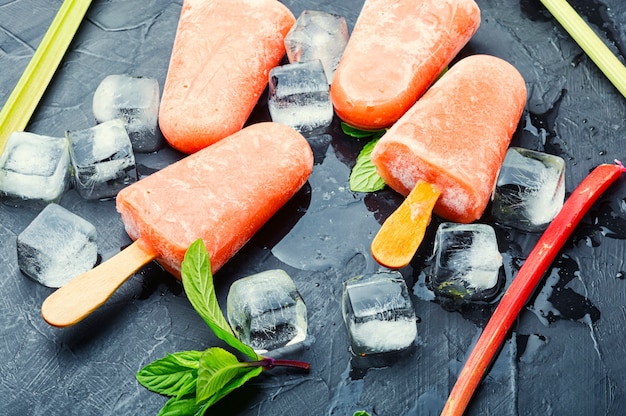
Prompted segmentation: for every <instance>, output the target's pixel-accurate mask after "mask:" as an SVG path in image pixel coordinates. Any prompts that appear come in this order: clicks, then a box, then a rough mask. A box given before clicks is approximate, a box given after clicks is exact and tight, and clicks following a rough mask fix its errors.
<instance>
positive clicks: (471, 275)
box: [431, 222, 502, 300]
mask: <svg viewBox="0 0 626 416" xmlns="http://www.w3.org/2000/svg"><path fill="white" fill-rule="evenodd" d="M433 259H434V264H433V269H432V276H431V284H432V287H433V290H434V291H435V293H438V294H440V295H444V296H447V297H452V298H457V299H465V300H489V299H491V298H493V296H495V295H496V294H497V291H498V289H499V287H500V285H498V283H499V276H500V267H501V266H502V256H501V255H500V251H499V250H498V242H497V240H496V233H495V231H494V229H493V228H492V227H491V226H489V225H487V224H455V223H450V222H444V223H442V224H440V225H439V228H438V229H437V233H436V235H435V243H434V247H433Z"/></svg>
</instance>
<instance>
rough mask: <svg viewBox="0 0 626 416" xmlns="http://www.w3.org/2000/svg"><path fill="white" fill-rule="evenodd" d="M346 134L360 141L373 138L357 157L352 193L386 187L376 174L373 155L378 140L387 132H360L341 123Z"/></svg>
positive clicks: (351, 175)
mask: <svg viewBox="0 0 626 416" xmlns="http://www.w3.org/2000/svg"><path fill="white" fill-rule="evenodd" d="M341 130H342V131H343V132H344V134H346V135H348V136H352V137H356V138H358V139H364V138H368V137H371V138H372V140H371V141H369V142H368V143H367V144H366V145H365V146H363V149H361V152H360V153H359V155H358V156H357V159H356V164H355V165H354V167H353V168H352V172H350V190H351V191H352V192H375V191H380V190H381V189H383V188H384V187H385V181H383V179H382V178H381V177H380V176H379V175H378V173H376V166H374V164H373V163H372V159H371V155H372V150H374V146H375V145H376V143H377V142H378V139H380V138H381V137H382V135H383V134H385V131H386V130H375V131H368V130H359V129H357V128H355V127H352V126H350V125H348V124H346V123H341Z"/></svg>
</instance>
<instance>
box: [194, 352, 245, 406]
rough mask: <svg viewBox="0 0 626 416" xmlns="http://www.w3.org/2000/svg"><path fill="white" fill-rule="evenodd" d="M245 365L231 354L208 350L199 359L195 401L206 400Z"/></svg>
mask: <svg viewBox="0 0 626 416" xmlns="http://www.w3.org/2000/svg"><path fill="white" fill-rule="evenodd" d="M244 366H247V364H244V363H241V362H239V360H238V359H237V357H235V356H234V355H233V354H232V353H230V352H228V351H226V350H224V349H222V348H219V347H214V348H209V349H208V350H206V351H205V352H204V354H202V357H201V358H200V368H199V369H198V381H197V383H196V386H197V387H196V400H197V401H198V402H201V401H205V400H208V399H209V398H210V397H211V396H213V395H214V394H215V393H217V392H218V391H219V390H220V389H221V388H222V387H224V386H225V385H226V384H227V383H228V382H229V381H230V380H232V379H233V378H234V377H235V376H237V375H238V373H239V369H240V368H242V367H244Z"/></svg>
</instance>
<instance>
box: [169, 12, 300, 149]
mask: <svg viewBox="0 0 626 416" xmlns="http://www.w3.org/2000/svg"><path fill="white" fill-rule="evenodd" d="M295 20H296V19H295V17H294V15H293V14H292V13H291V11H289V9H288V8H287V7H286V6H284V5H283V4H282V3H280V2H278V1H276V0H255V1H249V0H185V1H184V2H183V7H182V11H181V15H180V20H179V22H178V28H177V31H176V38H175V40H174V46H173V50H172V56H171V58H170V63H169V69H168V73H167V78H166V80H165V85H164V87H163V95H162V99H161V106H160V112H159V126H160V128H161V131H162V132H163V135H164V136H165V138H166V139H167V141H168V142H169V144H170V145H171V146H172V147H174V148H176V149H178V150H180V151H182V152H184V153H193V152H196V151H198V150H200V149H202V148H204V147H206V146H209V145H211V144H213V143H215V142H216V141H218V140H220V139H223V138H224V137H226V136H228V135H230V134H232V133H234V132H236V131H237V130H239V129H241V128H242V127H243V125H244V123H245V122H246V120H247V119H248V116H249V115H250V113H251V112H252V110H253V108H254V106H255V105H256V104H257V102H258V100H259V97H260V96H261V94H262V93H263V90H264V89H265V86H266V85H267V82H268V74H269V71H270V69H272V68H273V67H275V66H277V65H278V64H279V63H280V60H281V59H282V57H283V56H284V55H285V45H284V38H285V36H286V35H287V32H288V31H289V29H291V27H292V26H293V24H294V23H295Z"/></svg>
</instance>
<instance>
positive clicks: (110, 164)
mask: <svg viewBox="0 0 626 416" xmlns="http://www.w3.org/2000/svg"><path fill="white" fill-rule="evenodd" d="M66 135H67V138H68V139H69V142H70V159H71V162H72V167H73V169H74V186H75V188H76V190H77V191H78V193H79V194H80V196H82V197H83V198H85V199H103V198H110V197H114V196H116V195H117V193H118V192H119V191H120V190H121V189H122V188H124V187H126V186H128V185H130V184H131V183H133V182H136V181H137V169H136V167H135V156H134V154H133V149H132V146H131V143H130V139H129V138H128V134H127V133H126V129H125V128H124V122H123V121H122V120H120V119H115V120H111V121H106V122H104V123H101V124H98V125H97V126H94V127H90V128H88V129H84V130H77V131H68V132H67V133H66Z"/></svg>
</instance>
